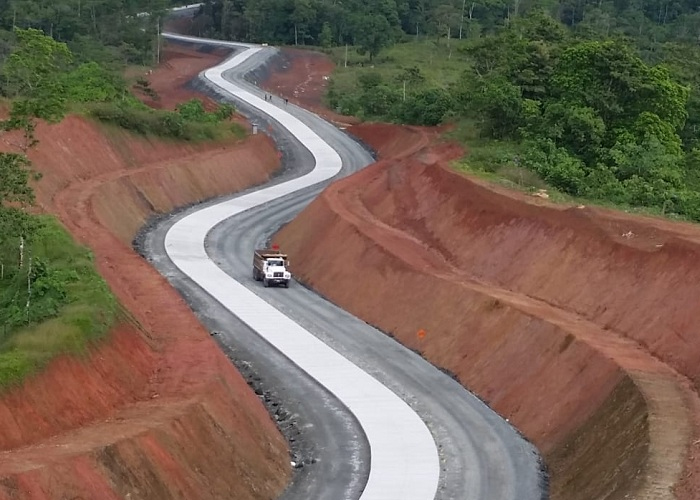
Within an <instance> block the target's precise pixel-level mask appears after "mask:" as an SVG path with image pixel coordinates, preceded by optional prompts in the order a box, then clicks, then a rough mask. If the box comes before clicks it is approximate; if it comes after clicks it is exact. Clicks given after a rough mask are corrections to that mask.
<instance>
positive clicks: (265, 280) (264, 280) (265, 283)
mask: <svg viewBox="0 0 700 500" xmlns="http://www.w3.org/2000/svg"><path fill="white" fill-rule="evenodd" d="M263 286H264V287H265V288H267V287H269V286H270V283H268V281H267V278H265V279H263Z"/></svg>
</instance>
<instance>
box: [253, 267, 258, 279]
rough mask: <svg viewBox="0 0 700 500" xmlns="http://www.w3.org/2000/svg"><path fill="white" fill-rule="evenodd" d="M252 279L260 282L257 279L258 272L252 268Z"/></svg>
mask: <svg viewBox="0 0 700 500" xmlns="http://www.w3.org/2000/svg"><path fill="white" fill-rule="evenodd" d="M253 279H254V280H255V281H260V280H259V279H258V270H257V269H255V268H253Z"/></svg>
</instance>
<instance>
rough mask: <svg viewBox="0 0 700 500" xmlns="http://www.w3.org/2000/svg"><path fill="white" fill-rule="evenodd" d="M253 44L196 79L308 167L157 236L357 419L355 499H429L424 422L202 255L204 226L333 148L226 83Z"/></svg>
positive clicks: (275, 193)
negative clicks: (272, 128)
mask: <svg viewBox="0 0 700 500" xmlns="http://www.w3.org/2000/svg"><path fill="white" fill-rule="evenodd" d="M259 50H261V49H260V48H247V50H244V51H243V52H240V53H238V54H236V55H235V56H234V57H232V58H230V59H228V60H227V61H225V62H223V63H222V64H220V65H218V66H215V67H213V68H210V69H208V70H206V71H205V72H204V77H205V78H206V79H207V80H209V81H210V82H212V83H214V84H215V85H217V86H219V87H220V88H222V89H224V90H226V91H228V92H229V93H230V94H232V95H233V96H235V97H237V98H238V99H241V100H243V101H245V102H247V103H248V104H250V105H252V106H255V107H256V108H258V109H259V110H261V111H262V112H264V113H266V114H267V115H269V116H271V117H272V118H273V119H275V120H276V121H277V122H279V123H280V124H281V125H282V126H283V127H284V128H285V129H287V130H288V131H290V132H291V133H292V135H293V136H294V137H295V138H296V139H297V140H298V141H300V142H301V143H303V144H304V145H305V146H306V147H307V148H308V150H309V151H310V152H311V154H312V156H313V157H314V160H315V166H314V168H313V170H312V171H311V172H309V173H307V174H305V175H302V176H301V177H297V178H295V179H292V180H290V181H287V182H284V183H281V184H277V185H275V186H272V187H268V188H264V189H260V190H258V191H255V192H253V193H249V194H247V195H244V196H241V197H239V198H235V199H233V200H228V201H225V202H222V203H219V204H216V205H213V206H210V207H208V208H205V209H203V210H199V211H197V212H194V213H192V214H190V215H188V216H186V217H185V218H183V219H181V220H179V221H178V222H177V223H175V224H174V225H173V226H172V227H171V228H170V230H169V231H168V233H167V235H166V238H165V249H166V251H167V253H168V256H169V257H170V259H171V260H172V262H173V263H174V264H175V265H176V266H177V267H178V268H179V269H180V270H181V271H182V272H184V273H185V274H186V275H188V276H189V277H190V278H191V279H192V280H193V281H194V282H195V283H197V284H198V285H199V286H201V287H202V288H203V289H204V290H206V291H207V293H209V294H210V295H211V296H212V297H213V298H215V299H216V300H217V301H219V303H221V304H222V305H223V306H224V307H226V309H228V310H229V311H231V312H232V313H234V314H235V315H236V316H238V317H239V318H240V319H241V320H242V321H243V322H244V323H245V324H246V325H248V326H249V327H250V328H252V329H253V330H255V331H256V332H257V333H258V334H259V335H260V336H262V337H263V338H264V339H265V340H267V341H268V342H269V343H270V344H272V345H273V346H275V347H276V348H277V349H279V350H280V351H282V352H283V353H284V354H285V355H286V356H287V357H288V358H289V359H291V360H292V361H293V362H294V363H296V364H297V365H298V366H299V367H300V368H301V369H302V370H304V371H305V372H306V373H308V374H309V375H311V376H312V377H313V378H314V379H316V380H317V381H318V382H319V383H320V384H321V385H323V386H324V387H325V388H326V389H328V390H329V391H330V392H331V393H332V394H333V395H334V396H336V397H337V398H338V399H339V400H340V401H341V402H342V403H343V404H344V405H345V406H346V407H347V408H348V409H349V410H350V411H351V412H352V413H353V415H354V416H355V417H356V418H357V420H358V421H359V423H360V425H361V426H362V429H363V431H364V433H365V435H366V438H367V441H368V442H369V446H370V457H371V467H370V472H369V478H368V480H367V484H366V486H365V489H364V491H363V492H362V495H361V497H360V498H361V499H362V500H382V499H390V498H395V499H397V500H398V499H402V500H432V499H433V498H435V493H436V491H437V486H438V480H439V477H440V463H439V459H438V453H437V448H436V446H435V442H434V440H433V437H432V435H431V433H430V431H429V430H428V428H427V426H426V425H425V423H424V422H423V421H422V420H421V419H420V417H418V415H417V414H416V413H415V412H414V411H413V410H412V409H411V407H410V406H408V405H407V404H406V403H405V402H404V401H403V400H402V399H401V398H399V397H398V396H397V395H396V394H395V393H393V392H392V391H390V390H389V389H388V388H387V387H386V386H384V385H383V384H382V383H380V382H379V381H377V380H376V379H375V378H373V377H372V376H370V375H369V374H367V373H366V372H365V371H364V370H362V369H361V368H359V367H358V366H357V365H355V364H354V363H352V362H350V361H349V360H348V359H347V358H345V357H343V356H341V355H340V354H339V353H338V352H336V351H335V350H333V349H332V348H330V347H329V346H328V345H326V344H325V343H323V342H322V341H320V340H319V339H318V338H317V337H315V336H314V335H313V334H311V333H309V332H308V331H307V330H306V329H305V328H303V327H302V326H300V325H299V324H298V323H296V322H295V321H293V320H292V319H291V318H289V317H288V316H286V315H284V314H283V313H282V312H280V311H279V310H278V309H276V308H275V307H274V306H272V305H270V304H268V303H267V302H266V301H265V300H263V299H261V298H260V297H258V296H257V295H255V294H254V293H252V292H251V291H249V290H248V289H247V288H246V287H244V286H243V285H242V284H240V283H239V282H237V281H235V280H233V279H232V278H231V277H230V276H229V275H228V274H226V273H225V272H224V271H223V270H222V269H221V268H219V267H218V266H217V265H216V264H215V263H214V262H213V261H212V260H211V259H210V258H209V256H208V255H207V252H206V249H205V248H204V242H205V239H206V236H207V234H208V233H209V231H210V230H211V229H212V228H213V227H214V226H216V225H217V224H219V223H220V222H223V221H224V220H226V219H228V218H230V217H233V216H235V215H238V214H240V213H243V212H245V211H247V210H250V209H252V208H255V207H258V206H261V205H263V204H265V203H269V202H271V201H273V200H276V199H279V198H282V197H283V196H286V195H288V194H291V193H294V192H296V191H300V190H302V189H304V188H308V187H310V186H313V185H314V184H317V183H319V182H322V181H324V180H328V179H330V178H332V177H334V176H335V175H336V174H338V173H339V172H340V169H341V167H342V162H341V160H340V156H339V155H338V153H337V152H336V151H335V150H334V149H333V148H331V147H330V146H329V145H328V144H327V143H326V142H325V141H324V140H323V139H321V138H320V137H319V136H318V135H317V134H316V133H315V132H313V131H312V130H311V129H310V128H309V127H308V126H306V125H305V124H303V123H302V122H301V121H300V120H298V119H297V118H295V117H294V116H292V115H291V114H289V113H286V112H285V111H284V110H282V109H280V108H278V107H276V106H273V105H272V104H270V103H269V102H267V101H265V100H263V99H260V98H259V97H257V96H255V95H253V94H251V93H250V92H248V91H247V90H244V89H242V88H240V87H238V86H236V85H234V84H232V83H230V82H228V81H226V80H225V79H224V77H223V74H224V72H226V71H228V70H229V69H232V68H234V67H236V66H239V65H240V64H242V63H243V62H244V61H245V60H247V59H248V58H250V57H251V56H252V55H254V54H255V53H256V52H257V51H259Z"/></svg>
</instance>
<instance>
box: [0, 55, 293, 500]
mask: <svg viewBox="0 0 700 500" xmlns="http://www.w3.org/2000/svg"><path fill="white" fill-rule="evenodd" d="M165 60H166V61H167V63H166V65H165V67H164V70H163V71H162V73H163V74H160V73H159V72H158V71H156V72H155V73H153V74H151V75H149V77H150V78H151V81H152V82H153V87H154V88H155V89H156V90H157V91H158V92H159V95H160V100H159V102H158V105H159V106H165V107H172V106H174V105H175V104H176V103H177V102H178V101H180V100H182V99H187V98H190V97H193V96H195V95H196V94H194V93H193V92H192V91H190V90H188V89H185V88H182V87H181V86H180V84H181V83H184V82H186V81H187V80H188V78H189V77H191V76H193V74H195V73H196V72H197V71H199V69H201V68H203V67H207V66H211V65H212V64H213V62H214V61H215V60H216V55H214V56H212V55H207V56H206V57H204V58H203V59H202V60H201V61H200V60H199V59H198V54H197V52H196V51H186V50H183V49H179V48H178V49H177V50H175V51H173V52H167V51H166V53H165ZM168 82H170V84H172V82H176V86H175V87H173V88H171V89H169V88H168ZM37 135H38V137H39V140H40V144H39V146H38V147H37V148H36V150H34V151H32V152H31V155H30V156H31V158H32V160H33V161H34V164H35V166H36V168H37V170H39V171H40V172H41V173H42V174H43V178H42V179H41V181H40V182H39V183H38V184H37V185H36V190H37V198H38V202H39V206H40V207H41V208H42V209H43V210H45V211H47V212H50V213H54V214H56V215H57V216H58V217H59V219H60V220H61V221H62V222H63V224H64V225H65V226H66V227H67V228H68V229H69V231H70V232H71V233H72V234H73V236H74V237H75V238H76V239H77V240H78V241H80V242H81V243H83V244H86V245H87V246H89V247H90V248H91V249H92V250H93V252H94V255H95V262H96V265H97V268H98V270H99V271H100V273H101V274H102V276H104V277H105V279H106V280H107V281H108V283H109V284H110V287H111V288H112V290H113V291H114V293H115V294H116V295H117V297H118V298H119V300H120V302H121V304H122V305H123V306H124V307H125V308H126V309H127V310H128V311H129V313H128V314H126V315H125V316H124V318H123V321H122V322H121V324H120V325H119V326H117V327H116V328H115V329H114V330H113V331H112V332H111V333H110V338H109V340H107V341H105V342H102V343H100V344H99V345H98V346H96V347H95V348H94V349H92V351H91V353H90V355H89V356H88V357H87V358H86V359H82V360H81V359H74V358H62V359H58V360H56V361H55V362H53V363H51V364H50V366H49V367H48V368H47V370H46V371H44V372H43V373H42V374H40V375H38V376H36V377H34V378H33V379H31V380H29V381H28V382H27V383H26V384H25V385H24V386H23V387H21V388H19V389H17V390H14V391H12V392H11V393H9V394H7V395H5V396H4V397H3V398H2V400H1V401H0V429H2V432H0V498H3V499H4V498H42V499H44V498H68V497H71V498H78V497H80V498H123V497H125V496H128V495H131V498H149V499H150V498H163V499H165V498H224V497H226V498H241V499H244V498H245V499H261V500H262V499H270V498H274V497H276V496H277V494H278V493H279V492H280V491H281V489H282V488H283V487H284V486H285V485H286V483H287V480H288V477H289V473H290V471H289V461H288V456H287V448H286V443H285V442H284V439H283V438H282V436H281V435H280V433H279V432H278V430H277V429H276V427H275V424H274V423H273V422H272V420H271V419H270V417H269V415H268V413H267V411H266V410H265V408H264V406H263V405H262V404H261V402H260V400H259V398H257V396H256V395H255V394H254V393H253V391H252V390H251V389H250V388H249V387H248V386H247V384H246V382H245V381H244V380H243V378H242V377H241V375H240V374H239V373H238V372H236V371H235V369H234V368H233V366H232V365H231V363H230V362H229V360H228V359H227V358H226V357H225V356H224V355H223V354H222V352H221V351H220V350H219V348H218V347H217V346H216V344H215V343H214V342H213V341H212V340H211V338H210V336H209V334H208V332H206V331H205V330H204V328H203V327H202V326H201V325H200V324H199V322H198V321H197V319H196V318H195V316H194V314H193V313H192V312H191V311H190V310H189V308H188V307H187V305H186V304H185V302H184V301H183V300H182V298H181V297H180V296H179V295H178V294H177V292H175V291H174V290H173V289H172V288H171V287H170V285H169V284H168V283H167V281H166V280H165V279H164V278H163V277H161V276H160V275H159V274H158V273H157V271H155V270H154V269H153V268H152V267H151V266H150V265H149V264H148V263H147V262H145V261H144V260H143V259H141V258H140V257H139V256H138V255H136V254H135V253H134V252H133V251H132V249H131V239H132V238H133V236H134V234H135V232H136V231H137V230H138V229H139V228H140V227H141V226H142V225H143V223H144V222H145V221H146V220H147V218H148V217H150V216H151V215H153V214H156V213H163V212H168V211H170V210H172V209H174V208H175V207H178V206H181V205H186V204H190V203H192V202H197V201H201V200H204V199H208V198H211V197H214V196H217V195H222V194H227V193H231V192H235V191H237V190H240V189H243V188H245V187H248V186H250V185H253V184H257V183H260V182H263V181H265V180H266V179H267V178H268V177H269V175H270V174H271V173H272V172H273V171H274V170H275V169H276V168H278V166H279V159H278V155H277V152H276V151H275V149H274V147H273V144H272V142H271V141H270V140H269V139H268V138H266V137H265V136H262V135H259V136H255V137H250V138H248V139H246V140H245V141H239V142H233V141H228V142H223V143H219V144H201V145H188V144H174V143H171V142H165V141H156V140H147V139H143V138H137V137H133V136H131V135H129V134H126V133H125V132H123V131H120V130H117V129H114V128H102V127H98V126H96V125H95V124H93V123H91V122H89V121H87V120H85V119H82V118H77V117H68V118H66V119H65V120H64V121H62V122H61V123H60V124H58V125H52V126H47V125H41V126H40V127H39V128H38V130H37Z"/></svg>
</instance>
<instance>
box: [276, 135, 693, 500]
mask: <svg viewBox="0 0 700 500" xmlns="http://www.w3.org/2000/svg"><path fill="white" fill-rule="evenodd" d="M351 131H352V132H353V133H356V134H357V135H358V136H360V137H361V138H362V139H363V140H365V141H366V142H368V143H370V144H371V145H372V146H374V147H375V148H377V149H378V150H379V152H380V154H381V155H382V157H383V158H392V157H393V159H387V160H384V161H381V162H379V163H377V164H375V165H374V166H371V167H369V168H367V169H365V170H364V171H362V172H360V173H358V174H356V175H353V176H352V177H350V178H348V179H345V180H342V181H339V182H337V183H335V184H333V185H332V186H330V187H329V188H328V189H326V190H325V191H324V193H323V194H322V196H321V197H320V198H319V199H318V200H316V201H315V202H313V203H312V204H311V205H310V206H309V207H308V208H307V209H306V210H305V211H304V212H303V213H302V214H301V215H300V216H299V217H298V218H297V219H296V220H295V221H293V222H292V223H291V224H289V225H288V226H286V227H285V228H284V229H283V230H282V231H281V232H280V233H279V234H278V235H277V237H276V242H277V243H279V244H280V245H281V246H282V247H283V248H284V249H285V250H286V251H287V252H289V253H290V254H291V259H292V260H293V261H294V262H296V264H295V272H296V274H297V275H298V276H299V277H300V278H301V279H303V280H304V281H306V282H308V283H309V284H310V285H312V286H313V287H314V288H316V289H318V290H320V291H321V292H322V293H324V294H326V295H327V296H328V297H329V298H330V299H331V300H333V301H334V302H336V303H338V304H340V305H342V306H343V307H345V308H347V309H348V310H350V311H351V312H353V313H355V314H357V315H358V316H360V317H362V318H363V319H365V320H367V321H369V322H371V323H373V324H375V325H377V326H379V327H380V328H382V329H383V330H385V331H388V332H390V333H391V334H393V335H395V336H396V337H397V338H398V339H399V340H400V341H401V342H402V343H404V344H406V345H408V346H410V347H412V348H416V349H419V350H420V351H421V352H422V353H423V354H424V355H426V356H427V357H428V359H430V360H431V361H433V362H434V363H435V364H437V365H439V366H442V367H445V368H448V369H450V370H451V371H453V372H454V373H456V374H457V376H458V377H459V379H460V381H461V382H462V383H463V384H464V385H465V386H467V387H469V388H470V389H472V390H474V391H475V392H476V393H478V394H479V395H481V396H482V397H484V398H485V399H486V400H487V401H489V403H490V404H491V406H492V407H493V408H494V409H495V410H497V411H498V412H499V413H501V414H502V415H504V416H505V417H508V418H509V419H510V420H511V422H513V423H514V424H515V425H516V426H517V427H518V428H519V429H521V430H522V431H523V432H524V433H525V434H526V435H527V436H528V437H529V438H530V439H531V440H533V442H534V443H535V444H536V445H537V446H538V447H539V448H540V449H541V450H542V452H543V453H544V455H545V457H546V459H547V461H548V464H549V466H550V468H551V472H552V498H561V499H581V500H584V499H586V500H588V499H592V498H596V499H597V498H628V496H625V495H632V496H633V497H634V498H638V499H640V498H644V499H647V498H648V499H656V498H671V497H672V493H671V490H672V489H673V488H675V489H676V494H677V497H678V498H682V499H691V498H697V497H698V494H699V493H698V492H699V491H700V490H698V485H700V479H698V478H700V474H698V472H700V471H699V470H698V465H696V463H695V460H694V458H695V453H696V451H695V447H696V446H697V441H696V440H697V436H698V415H700V413H699V412H698V410H699V408H700V405H699V404H698V397H697V391H696V387H695V383H694V381H695V380H696V377H697V372H696V371H695V370H697V366H698V363H697V361H698V356H697V354H696V352H697V351H696V349H695V344H696V343H697V341H696V340H694V339H695V336H694V335H693V332H692V324H693V321H692V320H693V319H695V315H697V314H699V313H698V312H696V311H697V308H693V307H692V305H691V304H692V297H694V296H697V295H698V294H697V292H696V293H693V291H694V290H693V289H692V283H693V281H694V279H693V278H694V277H695V274H696V273H697V272H698V271H697V265H695V266H693V260H692V258H693V256H694V255H695V254H694V253H693V252H694V251H695V247H694V246H693V244H692V243H689V242H685V243H681V242H680V241H679V240H677V239H673V238H669V235H673V234H675V235H680V234H685V233H687V232H690V229H689V226H687V225H683V226H680V227H679V228H678V230H677V231H676V227H677V226H676V225H674V224H671V223H663V224H662V223H660V222H655V223H654V226H653V227H652V226H650V225H647V221H646V220H643V219H634V218H632V217H625V216H623V215H616V216H614V217H613V216H611V215H609V213H608V212H602V211H598V210H584V209H569V210H562V209H561V208H560V207H549V206H536V205H535V204H533V203H530V202H529V200H526V199H524V198H525V197H524V196H523V195H517V194H516V195H513V196H506V195H504V194H498V193H496V192H494V191H492V190H490V189H488V188H486V187H483V186H481V185H480V184H479V183H477V182H473V181H471V180H470V179H468V178H466V177H465V176H462V175H460V174H458V173H456V172H453V171H451V170H450V169H449V168H447V167H446V165H447V164H448V162H449V160H450V159H452V158H455V157H457V156H458V155H459V154H461V152H460V151H459V149H458V148H456V147H455V146H451V145H449V144H433V145H431V146H430V147H426V146H425V145H426V143H427V142H428V141H429V140H430V133H428V132H426V131H424V130H421V129H416V128H396V127H389V126H382V125H362V126H359V127H354V128H353V129H352V130H351ZM540 204H541V203H540ZM626 220H629V221H630V226H629V227H634V229H633V232H634V233H635V235H645V234H648V235H649V236H648V237H651V235H654V237H655V238H657V239H658V238H659V237H660V236H659V235H660V234H662V233H663V234H666V236H665V237H666V238H667V239H666V241H667V243H666V244H665V246H664V248H665V249H666V250H665V251H664V250H663V249H662V250H658V249H656V248H655V250H654V251H649V250H648V249H640V246H639V242H637V245H635V246H632V245H628V244H624V243H623V242H620V241H619V239H620V238H619V237H614V236H612V235H611V232H613V231H614V232H617V228H616V227H614V224H617V225H620V224H621V225H622V226H623V227H628V226H626V225H625V221H626ZM660 226H662V227H660ZM611 227H612V229H611ZM662 230H663V231H662ZM645 231H646V233H645ZM698 234H700V233H698ZM677 237H678V236H675V238H677ZM636 238H637V239H639V238H641V236H636ZM623 239H627V238H623ZM654 241H657V240H654ZM656 244H658V243H655V245H656ZM330 256H333V257H332V258H333V259H334V261H336V262H337V261H338V258H339V257H340V260H341V261H342V262H344V263H346V265H344V266H342V267H337V266H332V265H331V264H330V262H328V265H324V263H325V262H326V261H327V260H328V259H329V258H330ZM696 262H697V260H696ZM318 269H324V272H323V273H319V272H318V271H317V270H318ZM362 270H366V271H365V272H363V271H362ZM695 281H697V279H695ZM673 283H675V284H676V286H679V287H681V288H682V291H676V290H674V289H673V286H672V284H673ZM640 284H643V288H641V289H640V288H639V286H640ZM681 294H685V295H683V296H682V295H681ZM669 295H670V296H671V297H669ZM668 325H673V327H674V328H673V329H671V330H670V329H669V328H668ZM420 329H423V330H425V331H426V332H427V334H426V336H425V338H424V339H423V340H420V339H419V338H418V337H417V335H416V332H417V331H418V330H420ZM669 330H670V331H669ZM674 332H675V333H674ZM691 443H692V446H691Z"/></svg>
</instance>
